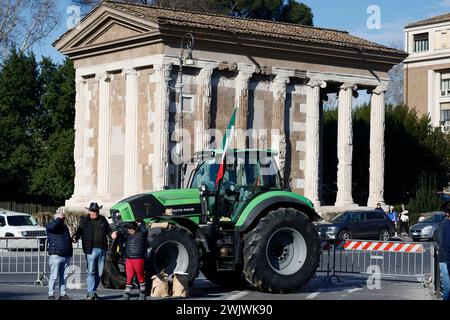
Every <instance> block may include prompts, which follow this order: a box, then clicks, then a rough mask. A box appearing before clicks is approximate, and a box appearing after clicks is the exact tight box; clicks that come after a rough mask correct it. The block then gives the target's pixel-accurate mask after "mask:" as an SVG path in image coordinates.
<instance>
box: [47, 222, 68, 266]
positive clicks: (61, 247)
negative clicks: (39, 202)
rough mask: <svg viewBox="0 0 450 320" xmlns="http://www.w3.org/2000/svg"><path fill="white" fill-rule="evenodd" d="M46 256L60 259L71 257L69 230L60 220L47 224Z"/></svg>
mask: <svg viewBox="0 0 450 320" xmlns="http://www.w3.org/2000/svg"><path fill="white" fill-rule="evenodd" d="M46 228H47V240H48V254H49V255H57V256H60V257H71V256H72V255H73V248H72V239H71V237H70V231H69V228H68V227H67V226H66V225H65V224H64V222H63V220H62V219H61V218H57V219H55V220H53V221H52V222H50V223H49V224H47V227H46Z"/></svg>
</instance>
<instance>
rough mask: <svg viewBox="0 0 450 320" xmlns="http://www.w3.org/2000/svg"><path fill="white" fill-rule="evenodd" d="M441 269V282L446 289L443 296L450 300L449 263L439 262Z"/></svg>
mask: <svg viewBox="0 0 450 320" xmlns="http://www.w3.org/2000/svg"><path fill="white" fill-rule="evenodd" d="M439 268H440V269H441V282H442V287H443V289H444V292H443V296H444V300H445V301H450V278H449V274H448V265H447V264H446V263H444V262H441V263H439Z"/></svg>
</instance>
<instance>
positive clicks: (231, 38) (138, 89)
mask: <svg viewBox="0 0 450 320" xmlns="http://www.w3.org/2000/svg"><path fill="white" fill-rule="evenodd" d="M187 33H190V35H188V36H186V34H187ZM191 35H192V37H193V39H194V40H195V42H194V43H193V48H192V52H191V53H192V57H187V56H186V55H184V56H183V57H181V52H182V50H183V48H184V45H185V43H186V41H187V40H189V41H192V38H191ZM54 45H55V47H56V48H57V49H58V50H59V51H60V52H62V53H63V54H65V55H67V56H69V57H70V58H71V59H73V61H74V63H75V68H76V79H77V80H76V81H77V84H76V86H77V99H76V120H75V122H76V123H75V128H76V142H75V151H74V152H75V168H76V177H75V191H74V194H73V196H72V197H71V199H69V200H67V202H66V208H67V209H69V210H78V209H80V208H82V207H84V206H85V205H86V203H88V202H89V201H90V200H91V199H95V200H97V201H102V202H103V204H104V205H105V206H106V207H108V206H110V205H112V204H113V203H114V202H116V201H117V200H120V199H121V198H124V197H126V196H130V195H133V194H136V193H141V192H144V191H149V190H156V189H162V188H163V186H165V185H168V186H174V185H175V184H176V174H175V171H176V170H175V169H176V166H175V164H174V163H173V156H172V155H173V154H177V151H176V150H177V145H179V144H180V142H181V141H182V144H183V146H184V147H183V157H184V159H190V158H192V157H193V154H194V152H196V151H199V150H202V149H205V148H209V147H211V146H210V143H211V141H213V140H214V139H213V138H212V136H214V134H211V132H219V133H218V134H217V136H215V139H216V141H219V139H221V138H219V136H220V132H222V134H223V132H224V130H225V128H226V126H227V124H228V121H229V119H230V116H231V114H232V110H233V108H234V107H236V108H237V120H236V126H237V129H240V131H239V134H238V135H237V138H238V139H236V146H238V147H246V146H247V147H252V144H251V143H250V142H249V141H250V140H252V139H249V138H247V139H246V138H245V135H247V136H251V137H253V136H254V134H255V132H256V133H257V137H256V139H253V140H256V141H258V142H259V144H258V147H262V146H265V147H268V148H271V149H275V150H279V151H280V154H279V156H278V157H277V161H278V164H279V166H280V168H281V172H282V175H284V178H285V179H290V181H291V187H292V189H293V191H295V192H298V193H300V194H304V195H305V196H307V197H309V198H310V199H311V200H312V201H313V202H314V203H315V204H316V205H320V203H321V186H322V182H321V154H322V151H321V149H322V148H321V144H322V143H323V140H324V139H333V140H334V141H336V147H337V149H338V159H339V165H338V168H336V170H337V172H338V179H337V188H338V191H337V200H336V206H345V205H351V204H352V203H353V202H354V201H353V199H352V150H353V147H352V145H353V143H352V136H353V130H352V118H351V112H352V107H353V103H354V99H353V97H354V95H355V92H356V90H367V91H368V92H369V93H370V94H371V103H372V104H371V106H372V108H371V110H372V111H371V113H372V115H371V131H370V141H367V143H368V144H369V143H370V190H369V203H368V205H369V206H374V205H375V204H376V203H377V202H383V190H384V122H385V120H384V117H385V102H384V100H385V99H384V93H385V91H386V89H387V85H388V82H389V76H388V71H389V70H390V68H392V66H393V65H395V64H397V63H399V62H401V61H402V60H403V59H404V58H405V57H406V55H405V53H403V52H401V51H397V50H395V49H391V48H387V47H384V46H381V45H378V44H376V43H373V42H370V41H367V40H364V39H361V38H358V37H355V36H352V35H350V34H348V33H347V32H342V31H336V30H329V29H321V28H314V27H305V26H300V25H292V24H285V23H275V22H270V21H261V20H248V19H238V18H233V17H228V16H222V15H214V14H204V13H196V12H188V11H174V10H168V9H161V8H155V7H145V6H139V5H131V4H123V3H117V2H110V1H106V2H103V3H102V4H101V5H99V6H98V7H97V8H95V9H94V10H93V11H92V12H91V13H90V14H89V15H87V16H86V17H85V18H84V19H83V20H82V21H81V22H80V23H79V24H78V25H77V26H76V27H75V28H73V29H71V30H69V31H68V32H66V33H65V34H64V35H62V36H61V37H60V38H59V39H58V40H57V41H56V42H55V44H54ZM185 53H186V52H185ZM185 58H189V59H185ZM180 62H181V63H182V70H180ZM329 93H338V94H339V105H338V112H339V119H338V136H337V137H323V136H322V134H321V123H322V108H323V100H324V97H325V96H326V95H327V94H329ZM180 102H182V103H180ZM181 105H182V106H183V108H182V109H181V108H180V106H181ZM213 129H217V130H213ZM253 140H252V141H253ZM249 143H250V145H249Z"/></svg>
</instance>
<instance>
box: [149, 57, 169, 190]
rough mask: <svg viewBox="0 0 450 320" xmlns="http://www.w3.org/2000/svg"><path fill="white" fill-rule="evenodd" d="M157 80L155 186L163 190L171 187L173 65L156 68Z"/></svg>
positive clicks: (160, 65)
mask: <svg viewBox="0 0 450 320" xmlns="http://www.w3.org/2000/svg"><path fill="white" fill-rule="evenodd" d="M154 69H155V75H156V78H157V83H158V85H157V93H156V108H155V109H156V112H155V113H156V116H155V140H154V141H155V153H154V161H153V186H154V188H155V189H162V188H163V187H164V186H166V185H167V186H168V185H169V138H170V132H169V104H170V88H169V82H170V80H171V77H170V72H171V70H172V64H159V65H155V66H154Z"/></svg>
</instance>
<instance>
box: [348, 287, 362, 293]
mask: <svg viewBox="0 0 450 320" xmlns="http://www.w3.org/2000/svg"><path fill="white" fill-rule="evenodd" d="M360 290H362V288H353V289H350V290H348V291H347V292H348V293H353V292H356V291H360Z"/></svg>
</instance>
